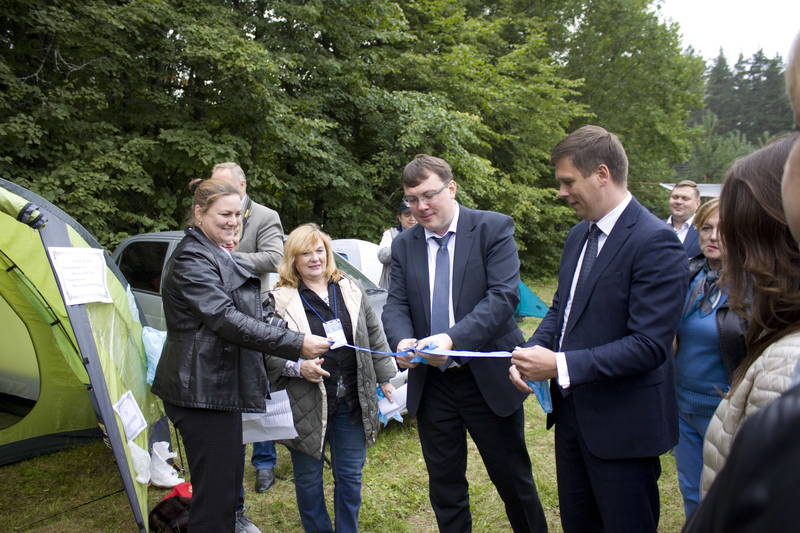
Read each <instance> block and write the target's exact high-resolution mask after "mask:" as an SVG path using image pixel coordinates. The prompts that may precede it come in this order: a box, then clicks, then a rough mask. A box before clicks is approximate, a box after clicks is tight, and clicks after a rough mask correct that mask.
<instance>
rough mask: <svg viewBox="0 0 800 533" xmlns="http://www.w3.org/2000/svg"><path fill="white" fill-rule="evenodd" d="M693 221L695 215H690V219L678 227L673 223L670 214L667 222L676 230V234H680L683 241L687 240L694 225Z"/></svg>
mask: <svg viewBox="0 0 800 533" xmlns="http://www.w3.org/2000/svg"><path fill="white" fill-rule="evenodd" d="M693 223H694V215H692V216H690V217H689V219H688V220H687V221H686V222H684V223H683V225H682V226H681V227H680V228H676V227H675V226H674V225H673V224H672V215H670V216H669V218H668V219H667V224H669V226H670V227H671V228H672V229H673V230H675V235H677V236H678V238H679V239H680V240H681V242H683V241H685V240H686V236H687V235H688V234H689V228H691V227H692V224H693Z"/></svg>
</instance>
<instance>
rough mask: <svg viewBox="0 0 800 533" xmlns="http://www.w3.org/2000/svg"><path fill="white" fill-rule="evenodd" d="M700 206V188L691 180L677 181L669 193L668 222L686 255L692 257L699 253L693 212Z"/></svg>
mask: <svg viewBox="0 0 800 533" xmlns="http://www.w3.org/2000/svg"><path fill="white" fill-rule="evenodd" d="M698 207H700V190H699V189H698V187H697V184H696V183H695V182H693V181H692V180H683V181H680V182H678V184H677V185H675V186H674V187H673V188H672V193H670V195H669V212H670V216H669V218H667V224H669V225H670V226H671V227H672V229H673V230H675V234H676V235H677V236H678V239H680V241H681V242H682V243H683V248H684V249H685V250H686V255H687V256H688V257H689V258H692V257H694V256H696V255H698V254H699V253H700V243H699V242H698V235H697V230H696V229H695V227H694V224H693V222H694V213H695V211H697V208H698Z"/></svg>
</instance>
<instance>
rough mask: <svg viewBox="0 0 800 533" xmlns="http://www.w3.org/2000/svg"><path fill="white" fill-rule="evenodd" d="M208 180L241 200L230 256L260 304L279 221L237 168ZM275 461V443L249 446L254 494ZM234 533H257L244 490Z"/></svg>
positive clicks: (279, 243)
mask: <svg viewBox="0 0 800 533" xmlns="http://www.w3.org/2000/svg"><path fill="white" fill-rule="evenodd" d="M211 177H212V178H215V179H220V180H224V181H227V182H229V183H231V184H233V185H234V186H235V187H237V188H238V189H239V195H240V196H241V198H242V232H241V240H240V242H239V246H238V247H237V248H236V251H235V252H233V253H235V254H238V255H239V256H241V257H244V258H246V259H247V260H249V261H250V263H252V265H253V267H254V270H255V273H256V275H257V276H258V277H259V279H260V280H261V299H262V300H264V299H265V298H266V295H267V292H268V291H269V289H270V286H269V281H268V276H269V273H270V272H276V271H277V269H278V264H279V263H280V261H281V258H282V257H283V226H281V219H280V217H279V216H278V213H277V212H276V211H274V210H272V209H270V208H268V207H266V206H263V205H261V204H259V203H256V202H254V201H253V200H251V199H250V197H249V196H248V195H247V179H246V178H245V174H244V171H243V170H242V167H240V166H239V165H238V164H236V163H233V162H226V163H220V164H218V165H215V166H214V169H213V170H212V172H211ZM277 460H278V456H277V452H276V450H275V443H273V442H271V441H265V442H254V443H253V456H252V458H251V460H250V462H251V464H252V465H253V466H254V467H255V469H256V486H255V490H256V492H266V491H267V490H268V489H269V488H270V487H271V486H272V485H273V484H274V483H275V463H276V462H277ZM236 533H260V531H259V530H258V528H256V526H255V525H253V523H252V522H250V519H249V518H248V517H247V515H246V514H245V513H244V488H242V493H241V496H240V507H239V510H238V511H237V521H236Z"/></svg>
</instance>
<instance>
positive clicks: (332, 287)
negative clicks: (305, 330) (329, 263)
mask: <svg viewBox="0 0 800 533" xmlns="http://www.w3.org/2000/svg"><path fill="white" fill-rule="evenodd" d="M330 286H331V291H330V292H332V293H333V296H331V300H330V301H331V304H332V305H331V308H332V309H333V319H334V320H337V319H338V318H339V313H338V312H337V311H336V284H335V283H331V284H330ZM298 294H299V295H300V299H301V300H303V303H304V304H306V306H307V307H308V308H309V309H311V310H312V311H314V314H315V315H317V318H319V321H320V322H322V323H323V324H324V323H325V322H327V320H325V319H324V318H322V315H320V314H319V313H318V312H317V310H316V309H314V306H313V305H311V304H310V303H309V302H308V300H306V299H305V298H304V297H303V294H302V293H301V292H300V291H298Z"/></svg>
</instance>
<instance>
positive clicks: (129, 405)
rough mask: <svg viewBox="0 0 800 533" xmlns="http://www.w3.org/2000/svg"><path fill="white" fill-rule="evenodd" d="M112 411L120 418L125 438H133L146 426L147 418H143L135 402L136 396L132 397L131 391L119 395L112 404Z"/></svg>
mask: <svg viewBox="0 0 800 533" xmlns="http://www.w3.org/2000/svg"><path fill="white" fill-rule="evenodd" d="M114 411H116V412H117V414H118V415H119V418H120V420H122V427H123V429H124V430H125V437H126V439H127V440H133V439H135V438H136V436H137V435H139V433H141V432H142V431H144V429H145V428H146V427H147V420H145V419H144V415H143V414H142V410H141V409H140V408H139V404H138V403H136V398H134V397H133V393H132V392H131V391H128V392H126V393H125V394H123V395H122V396H120V398H119V401H117V403H115V404H114Z"/></svg>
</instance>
